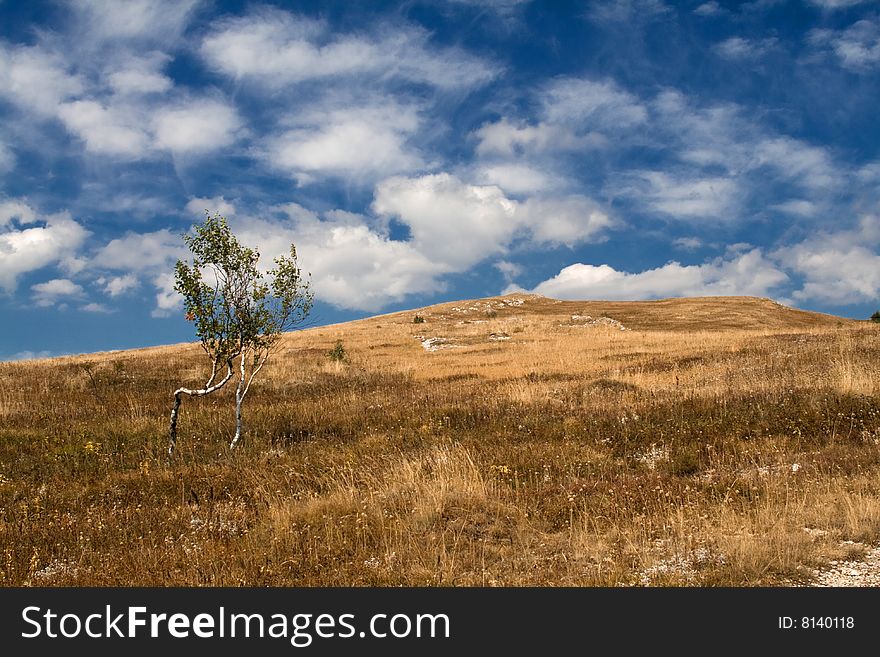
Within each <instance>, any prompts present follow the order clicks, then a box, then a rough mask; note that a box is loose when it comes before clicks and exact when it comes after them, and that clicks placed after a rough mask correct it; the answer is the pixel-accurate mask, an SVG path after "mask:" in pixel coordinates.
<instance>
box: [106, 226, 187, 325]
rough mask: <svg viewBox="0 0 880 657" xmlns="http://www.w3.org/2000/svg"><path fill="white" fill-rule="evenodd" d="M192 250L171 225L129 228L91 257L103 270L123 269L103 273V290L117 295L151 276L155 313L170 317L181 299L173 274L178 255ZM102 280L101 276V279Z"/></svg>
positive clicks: (183, 255) (111, 295) (110, 294)
mask: <svg viewBox="0 0 880 657" xmlns="http://www.w3.org/2000/svg"><path fill="white" fill-rule="evenodd" d="M188 256H189V251H188V250H187V249H186V246H185V245H184V244H183V242H182V240H181V239H180V236H179V235H175V234H173V233H172V232H171V231H169V230H168V229H162V230H157V231H154V232H151V233H135V232H128V233H126V234H125V235H124V236H123V237H119V238H116V239H113V240H110V242H108V243H107V244H105V245H104V246H103V247H101V248H100V249H99V250H98V251H97V253H95V255H94V256H93V258H92V259H91V262H90V265H91V266H92V268H93V269H96V270H98V271H104V272H124V273H122V274H120V275H118V276H115V277H112V276H110V277H102V279H103V281H104V282H103V283H100V282H99V284H100V285H103V290H104V292H105V293H107V294H108V295H109V296H110V297H116V296H119V295H121V294H124V293H125V292H128V291H130V290H132V289H134V288H136V287H138V286H139V285H140V282H141V280H142V279H145V280H149V281H150V282H151V283H152V284H153V286H154V288H155V290H156V308H155V309H154V311H153V316H154V317H167V316H168V315H169V314H171V312H172V311H175V310H177V309H178V308H179V307H180V304H181V303H182V300H181V299H180V295H179V294H177V292H175V291H174V276H173V275H172V274H171V273H170V272H171V270H172V269H173V267H174V263H175V262H176V261H177V260H178V259H186V258H187V257H188ZM99 280H100V279H99Z"/></svg>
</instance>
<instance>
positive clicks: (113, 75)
mask: <svg viewBox="0 0 880 657" xmlns="http://www.w3.org/2000/svg"><path fill="white" fill-rule="evenodd" d="M170 61H171V57H170V56H169V55H166V54H164V53H161V52H152V53H149V54H147V55H141V56H131V57H125V58H123V59H122V61H119V62H114V64H113V66H112V68H110V69H109V70H108V71H107V72H106V73H105V77H106V82H107V84H108V85H109V87H110V88H111V89H112V90H113V92H114V93H115V94H117V95H120V96H143V95H146V94H161V93H165V92H166V91H170V90H171V88H172V87H173V86H174V83H173V82H172V80H171V78H169V77H168V76H167V75H165V74H164V73H163V72H162V69H163V68H164V67H165V66H166V65H167V64H168V63H169V62H170Z"/></svg>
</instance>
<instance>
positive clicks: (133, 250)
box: [92, 229, 189, 273]
mask: <svg viewBox="0 0 880 657" xmlns="http://www.w3.org/2000/svg"><path fill="white" fill-rule="evenodd" d="M188 253H189V251H188V250H187V249H186V246H185V245H184V244H183V241H182V240H181V238H180V236H179V235H175V234H174V233H172V232H171V231H170V230H168V229H162V230H157V231H155V232H152V233H134V232H129V233H126V235H125V236H124V237H120V238H117V239H113V240H110V242H108V243H107V244H106V245H105V246H104V247H102V248H101V249H100V250H99V251H98V252H97V253H96V254H95V256H94V258H93V259H92V264H93V265H94V266H96V267H99V268H101V269H110V270H116V271H128V272H135V273H143V272H154V271H157V270H164V269H168V268H170V267H171V265H173V264H174V262H175V261H177V259H178V258H185V257H186V256H187V255H188Z"/></svg>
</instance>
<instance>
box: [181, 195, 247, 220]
mask: <svg viewBox="0 0 880 657" xmlns="http://www.w3.org/2000/svg"><path fill="white" fill-rule="evenodd" d="M186 210H187V212H191V213H192V214H196V215H199V217H201V216H203V215H204V214H205V210H207V211H208V212H210V213H211V214H216V213H220V214H221V215H222V216H224V217H227V218H229V217H232V216H233V215H234V214H235V205H233V204H232V203H231V202H230V201H227V200H226V199H225V198H224V197H223V196H214V197H213V198H203V197H198V196H196V197H194V198H192V199H191V200H190V201H189V203H187V204H186Z"/></svg>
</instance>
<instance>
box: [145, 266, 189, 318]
mask: <svg viewBox="0 0 880 657" xmlns="http://www.w3.org/2000/svg"><path fill="white" fill-rule="evenodd" d="M152 282H153V286H154V287H155V288H156V307H155V308H154V309H153V311H152V312H151V313H150V314H151V315H152V316H153V317H157V318H158V317H170V316H171V314H172V313H174V312H177V311H179V310H180V309H181V308H183V297H181V296H180V295H179V294H178V293H177V291H176V290H175V289H174V276H173V275H172V274H169V273H167V272H165V273H160V274H156V275H155V276H153V279H152Z"/></svg>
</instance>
